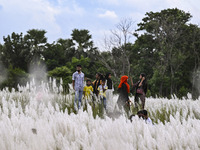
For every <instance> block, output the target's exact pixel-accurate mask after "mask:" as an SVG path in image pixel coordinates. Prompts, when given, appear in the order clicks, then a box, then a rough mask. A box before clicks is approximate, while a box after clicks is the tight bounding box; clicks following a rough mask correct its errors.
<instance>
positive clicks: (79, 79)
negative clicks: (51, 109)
mask: <svg viewBox="0 0 200 150" xmlns="http://www.w3.org/2000/svg"><path fill="white" fill-rule="evenodd" d="M84 76H85V75H84V73H83V72H81V73H78V71H76V72H74V73H73V75H72V80H74V81H75V86H74V88H75V90H76V91H77V90H82V91H83V87H84Z"/></svg>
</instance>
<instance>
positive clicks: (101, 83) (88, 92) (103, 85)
mask: <svg viewBox="0 0 200 150" xmlns="http://www.w3.org/2000/svg"><path fill="white" fill-rule="evenodd" d="M81 70H82V67H81V65H77V66H76V72H74V73H73V75H72V86H73V89H74V90H75V100H74V108H75V110H76V109H77V103H78V109H79V108H80V107H81V105H82V97H83V96H84V98H85V99H92V96H95V97H100V100H101V101H102V103H103V106H104V108H105V109H106V97H107V96H106V95H107V93H106V90H112V89H113V85H112V80H111V73H107V74H106V76H103V75H102V74H100V73H97V74H96V80H95V81H93V82H92V81H91V80H90V79H87V78H85V75H84V73H83V72H82V71H81ZM85 79H86V86H84V80H85ZM93 99H94V98H93Z"/></svg>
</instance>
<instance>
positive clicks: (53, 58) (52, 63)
mask: <svg viewBox="0 0 200 150" xmlns="http://www.w3.org/2000/svg"><path fill="white" fill-rule="evenodd" d="M74 53H75V47H74V43H73V42H72V40H71V39H59V40H58V41H57V42H56V43H52V44H46V46H45V49H44V52H43V56H44V59H45V63H46V65H47V69H48V70H53V69H54V68H56V67H61V66H64V65H66V63H67V62H71V59H72V57H73V56H74Z"/></svg>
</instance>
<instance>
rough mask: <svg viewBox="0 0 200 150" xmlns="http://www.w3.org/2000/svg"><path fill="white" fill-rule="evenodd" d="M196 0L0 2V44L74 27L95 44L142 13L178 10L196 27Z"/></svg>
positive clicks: (52, 37)
mask: <svg viewBox="0 0 200 150" xmlns="http://www.w3.org/2000/svg"><path fill="white" fill-rule="evenodd" d="M199 6H200V1H199V0H0V43H3V36H7V35H10V34H11V33H12V32H16V33H21V32H23V33H24V34H26V31H28V30H29V29H44V30H46V31H47V34H46V36H47V38H48V42H50V43H51V42H53V41H56V40H58V39H59V38H70V34H71V32H72V30H73V29H74V28H78V29H88V30H89V31H90V34H92V38H93V40H94V42H95V45H96V46H98V47H101V44H102V42H103V39H104V37H105V35H106V36H107V35H109V34H110V30H111V29H115V26H116V24H117V23H119V22H120V20H121V19H123V18H132V20H133V21H134V22H135V24H134V28H135V29H136V28H137V23H139V22H141V19H142V18H143V17H144V16H145V13H146V12H149V11H153V12H158V11H160V10H162V9H167V8H179V9H181V10H184V11H185V12H190V13H191V15H192V16H193V18H192V20H191V23H194V24H198V25H200V7H199Z"/></svg>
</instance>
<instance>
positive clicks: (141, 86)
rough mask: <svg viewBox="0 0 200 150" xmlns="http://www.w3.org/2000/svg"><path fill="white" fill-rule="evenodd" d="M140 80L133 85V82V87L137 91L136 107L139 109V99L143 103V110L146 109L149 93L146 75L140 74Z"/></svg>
mask: <svg viewBox="0 0 200 150" xmlns="http://www.w3.org/2000/svg"><path fill="white" fill-rule="evenodd" d="M139 78H140V80H139V81H138V82H136V83H135V84H133V82H132V80H131V85H132V87H133V90H134V89H136V92H135V100H134V101H135V107H136V108H137V109H138V103H139V98H140V100H141V102H142V109H144V107H145V96H146V93H147V80H146V75H145V74H144V73H141V74H140V77H139Z"/></svg>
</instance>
